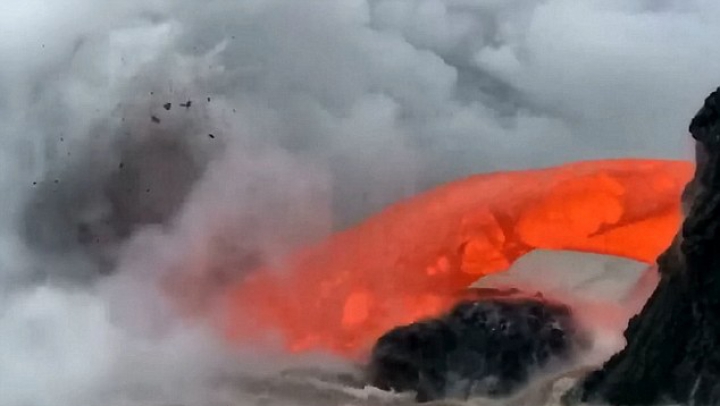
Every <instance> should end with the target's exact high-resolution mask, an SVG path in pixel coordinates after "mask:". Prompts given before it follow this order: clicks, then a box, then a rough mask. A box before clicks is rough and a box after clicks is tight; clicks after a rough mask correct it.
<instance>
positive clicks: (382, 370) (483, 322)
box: [369, 297, 583, 401]
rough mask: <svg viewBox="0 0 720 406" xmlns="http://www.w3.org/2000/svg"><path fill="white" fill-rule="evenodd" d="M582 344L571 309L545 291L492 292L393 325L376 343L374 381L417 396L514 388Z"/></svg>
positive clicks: (372, 365) (426, 398)
mask: <svg viewBox="0 0 720 406" xmlns="http://www.w3.org/2000/svg"><path fill="white" fill-rule="evenodd" d="M582 344H583V335H582V334H581V332H580V331H579V329H578V328H577V326H576V323H575V321H574V320H573V316H572V313H571V311H570V309H569V308H568V307H567V306H565V305H562V304H558V303H553V302H549V301H547V300H544V299H542V298H536V297H533V298H510V297H492V298H485V299H476V300H470V301H466V302H462V303H460V304H458V305H457V306H456V307H455V308H454V309H453V310H452V311H450V312H449V313H448V314H446V315H444V316H442V317H439V318H436V319H432V320H426V321H422V322H418V323H413V324H410V325H408V326H402V327H398V328H396V329H393V330H391V331H390V332H388V333H387V334H385V335H384V336H383V337H381V338H380V339H379V340H378V342H377V343H376V345H375V347H374V349H373V351H372V356H371V363H370V366H369V372H370V382H371V383H372V384H373V385H375V386H377V387H379V388H382V389H386V390H390V389H391V390H395V391H400V392H402V391H414V392H416V393H417V400H418V401H429V400H435V399H440V398H460V399H464V398H468V397H470V396H486V397H487V396H489V397H497V396H504V395H510V394H512V393H514V392H515V391H516V390H517V389H519V388H520V387H522V386H523V385H524V384H525V383H526V382H527V381H528V379H529V378H530V377H531V376H532V375H533V374H534V373H536V372H539V371H541V370H543V369H544V368H546V367H549V366H551V365H552V364H553V363H555V362H558V361H562V360H567V359H568V358H571V357H572V356H573V355H574V354H575V350H576V349H577V347H579V346H580V345H582Z"/></svg>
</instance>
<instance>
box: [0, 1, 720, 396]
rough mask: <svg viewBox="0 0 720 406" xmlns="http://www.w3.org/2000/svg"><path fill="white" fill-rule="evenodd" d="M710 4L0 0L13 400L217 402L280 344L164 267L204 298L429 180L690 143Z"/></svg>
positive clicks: (714, 65) (2, 270)
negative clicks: (219, 312) (171, 296)
mask: <svg viewBox="0 0 720 406" xmlns="http://www.w3.org/2000/svg"><path fill="white" fill-rule="evenodd" d="M719 15H720V5H718V4H717V3H716V2H714V1H710V0H693V1H688V0H682V1H681V0H675V1H673V0H667V1H645V0H630V1H628V0H623V1H594V0H583V1H576V0H547V1H535V0H512V1H491V0H464V1H458V0H422V1H411V0H343V1H333V2H331V1H317V0H293V1H286V0H258V1H256V0H245V1H236V2H228V1H221V0H211V1H206V2H203V4H202V5H200V4H199V3H197V2H194V1H189V0H176V1H165V0H151V1H147V0H145V1H136V0H108V1H104V2H96V1H87V0H63V1H50V0H5V1H3V3H2V5H1V6H0V34H2V35H0V38H1V39H0V60H2V61H3V64H2V66H0V120H1V122H2V124H3V125H2V127H1V128H0V146H1V148H0V188H2V189H1V191H2V197H3V202H2V203H3V204H2V210H1V211H0V225H2V230H3V232H2V233H1V234H0V309H2V310H1V311H0V404H3V405H8V406H15V405H38V406H45V405H52V406H64V405H75V404H94V403H98V402H103V403H107V402H117V403H118V404H123V403H122V402H123V401H124V400H123V399H127V398H128V397H129V399H130V400H129V401H128V402H127V403H125V404H132V402H135V401H137V402H141V401H149V400H153V399H155V400H164V401H167V402H171V401H178V402H179V401H184V402H186V403H188V404H191V403H193V402H203V401H205V400H206V399H205V398H203V396H205V395H207V396H210V393H213V391H210V390H206V389H203V388H207V386H203V385H204V383H206V382H208V381H209V380H211V378H212V377H215V376H218V375H223V374H224V372H225V371H226V367H227V368H231V369H232V368H239V369H241V370H242V369H245V370H254V369H256V368H257V366H258V365H266V364H265V363H262V362H250V361H248V360H247V358H245V357H241V358H242V359H234V358H231V357H229V356H228V352H229V351H230V350H229V349H227V348H224V346H223V345H221V344H220V343H219V342H218V340H217V338H216V337H214V336H213V333H212V332H211V331H208V330H207V329H205V328H204V327H203V326H197V325H193V326H187V325H185V324H184V323H183V322H181V321H179V319H178V318H177V317H175V316H174V313H173V309H172V308H171V307H170V306H169V305H168V303H166V302H165V299H163V296H162V295H160V294H159V293H158V292H157V286H158V285H159V284H160V283H161V281H165V280H166V278H167V277H168V275H179V274H182V275H184V278H186V279H184V280H190V281H191V282H192V283H190V284H189V285H188V284H184V285H182V286H185V287H187V286H192V287H193V289H192V291H187V292H185V293H186V295H185V296H187V297H189V298H190V299H192V300H190V299H189V303H190V304H189V307H190V308H191V309H192V310H197V309H199V308H202V309H211V308H212V306H211V304H212V297H213V294H212V293H213V292H215V291H216V289H219V288H221V286H222V285H223V283H225V282H226V281H227V280H229V279H232V278H237V277H241V276H242V273H243V271H245V270H247V269H251V268H253V267H255V266H258V265H259V264H263V263H272V262H274V261H278V260H279V258H281V257H282V254H283V253H285V252H287V251H289V250H291V249H293V248H294V247H296V246H298V245H302V244H305V243H309V242H312V241H316V240H318V239H320V238H322V237H323V236H325V235H327V234H328V233H329V232H330V231H332V230H334V229H339V228H343V227H346V226H348V225H350V224H353V223H356V222H357V221H359V220H361V219H362V218H364V217H365V216H367V215H368V214H370V213H372V212H374V211H376V210H378V209H379V208H381V207H383V206H385V205H387V204H388V203H390V202H393V201H396V200H397V199H400V198H402V197H406V196H409V195H412V194H414V193H416V192H418V191H421V190H423V189H425V188H428V187H430V186H433V185H436V184H438V183H440V182H444V181H447V180H450V179H453V178H456V177H459V176H463V175H467V174H470V173H475V172H482V171H490V170H500V169H515V168H524V167H531V166H540V165H548V164H554V163H559V162H563V161H567V160H576V159H587V158H594V157H617V156H646V157H673V158H682V157H689V156H690V155H689V153H690V150H689V148H687V146H686V145H685V138H686V137H684V133H685V125H686V121H687V117H690V115H691V113H692V112H693V111H694V110H695V109H696V107H697V101H698V100H701V97H702V96H703V95H705V94H706V93H707V91H708V90H709V89H710V88H712V87H713V86H714V85H716V82H717V78H716V77H715V75H716V72H718V71H720V69H719V68H720V55H718V54H719V53H720V50H718V47H717V46H716V42H717V38H718V33H719V32H718V31H720V28H719V27H717V24H714V21H716V20H717V17H718V16H719ZM188 102H191V103H188ZM166 103H171V105H170V106H169V107H167V108H166V107H165V105H166ZM100 275H109V276H102V277H101V276H100ZM188 275H189V276H188ZM237 356H238V357H240V355H237ZM230 360H232V361H230ZM226 364H227V365H226Z"/></svg>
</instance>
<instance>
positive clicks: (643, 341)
mask: <svg viewBox="0 0 720 406" xmlns="http://www.w3.org/2000/svg"><path fill="white" fill-rule="evenodd" d="M690 133H691V134H692V136H693V138H694V139H695V141H696V145H697V148H696V161H697V169H696V173H695V178H694V179H693V180H692V181H691V182H690V183H689V184H688V187H687V188H686V190H685V193H684V194H683V199H684V202H683V208H684V210H685V212H686V213H685V214H686V218H685V221H684V223H683V225H682V228H681V230H680V232H679V233H678V237H677V238H675V240H674V242H673V244H672V245H671V246H670V247H669V248H668V249H667V250H666V251H665V253H663V254H662V255H661V256H660V257H659V258H658V267H659V270H660V273H661V281H660V283H659V285H658V287H657V288H656V290H655V292H654V293H653V295H652V296H651V298H650V299H649V301H648V302H647V304H646V305H645V307H644V308H643V310H642V311H641V312H640V313H639V314H638V315H637V316H635V317H634V318H633V319H632V320H631V321H630V323H629V325H628V328H627V330H626V332H625V337H626V339H627V342H628V344H627V346H626V348H625V349H624V350H622V351H621V352H619V353H618V354H616V355H615V356H613V357H612V358H611V359H610V360H609V361H608V362H607V363H606V364H605V365H604V366H603V367H602V369H600V370H598V371H596V372H593V373H591V374H590V375H589V376H588V377H587V378H586V379H585V380H584V381H583V382H582V383H581V384H580V385H579V386H578V387H576V388H574V389H573V390H572V391H570V392H569V393H568V394H567V396H566V398H565V401H566V402H567V403H574V402H576V401H584V402H591V403H610V404H613V405H648V404H652V403H656V402H662V401H670V402H679V403H685V404H698V405H715V404H720V250H718V248H720V89H719V90H718V91H715V92H713V93H712V94H711V95H710V96H708V98H707V99H706V100H705V104H704V105H703V107H702V108H701V109H700V111H699V112H698V113H697V115H696V116H695V118H693V120H692V122H691V124H690Z"/></svg>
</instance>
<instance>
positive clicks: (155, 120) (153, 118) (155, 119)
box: [150, 116, 160, 124]
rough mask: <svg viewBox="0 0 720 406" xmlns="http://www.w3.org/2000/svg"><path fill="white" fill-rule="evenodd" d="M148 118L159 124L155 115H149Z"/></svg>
mask: <svg viewBox="0 0 720 406" xmlns="http://www.w3.org/2000/svg"><path fill="white" fill-rule="evenodd" d="M150 120H152V122H153V123H155V124H159V123H160V119H159V118H157V117H156V116H151V117H150Z"/></svg>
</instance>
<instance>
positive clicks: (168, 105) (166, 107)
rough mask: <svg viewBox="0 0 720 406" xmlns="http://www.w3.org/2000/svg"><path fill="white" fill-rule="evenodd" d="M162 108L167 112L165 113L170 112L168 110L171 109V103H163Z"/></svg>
mask: <svg viewBox="0 0 720 406" xmlns="http://www.w3.org/2000/svg"><path fill="white" fill-rule="evenodd" d="M163 108H164V109H165V110H167V111H170V109H171V108H172V103H165V104H163Z"/></svg>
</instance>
